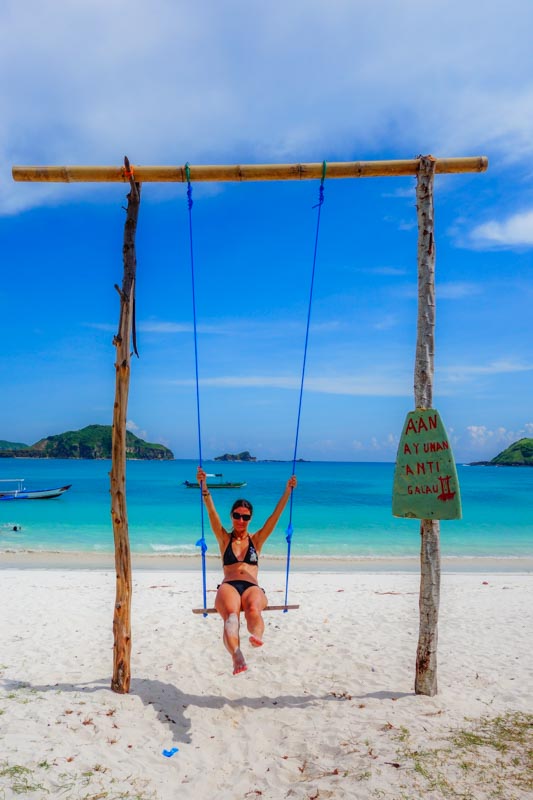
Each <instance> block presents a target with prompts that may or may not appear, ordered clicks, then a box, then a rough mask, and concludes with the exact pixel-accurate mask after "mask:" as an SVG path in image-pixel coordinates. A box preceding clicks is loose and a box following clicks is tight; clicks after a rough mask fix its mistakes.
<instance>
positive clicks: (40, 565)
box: [0, 550, 533, 574]
mask: <svg viewBox="0 0 533 800" xmlns="http://www.w3.org/2000/svg"><path fill="white" fill-rule="evenodd" d="M261 568H262V570H264V571H268V572H285V569H286V560H285V557H282V556H279V557H272V556H263V557H262V559H261ZM3 569H68V570H108V569H114V554H113V553H87V552H83V551H79V552H74V551H38V550H25V551H3V552H1V553H0V570H3ZM132 569H133V570H134V571H135V570H142V571H154V572H161V571H169V572H200V571H201V560H200V557H199V555H198V554H194V555H186V556H185V555H182V554H180V555H177V554H165V555H161V554H154V555H149V554H144V553H143V554H140V553H132ZM419 569H420V561H419V558H418V557H416V556H404V557H398V556H350V557H338V558H331V557H327V556H293V557H292V559H291V570H293V571H295V572H316V571H319V572H339V573H351V572H366V573H376V572H379V573H396V572H398V573H413V572H418V571H419ZM441 569H442V572H445V573H482V572H489V573H509V574H511V573H513V574H532V573H533V556H507V557H498V556H442V555H441ZM206 570H207V572H210V573H220V571H221V566H220V558H219V556H218V555H217V556H207V558H206Z"/></svg>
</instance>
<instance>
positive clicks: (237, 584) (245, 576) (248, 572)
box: [196, 467, 296, 675]
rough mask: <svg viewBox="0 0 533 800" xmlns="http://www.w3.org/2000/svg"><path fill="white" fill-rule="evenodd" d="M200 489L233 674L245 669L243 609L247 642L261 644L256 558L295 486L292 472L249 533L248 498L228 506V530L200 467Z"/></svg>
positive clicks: (263, 598)
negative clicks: (218, 559) (219, 571)
mask: <svg viewBox="0 0 533 800" xmlns="http://www.w3.org/2000/svg"><path fill="white" fill-rule="evenodd" d="M196 477H197V480H198V483H199V484H200V487H201V490H202V497H203V499H204V503H205V507H206V508H207V513H208V515H209V523H210V525H211V529H212V531H213V533H214V534H215V536H216V538H217V542H218V545H219V547H220V554H221V556H222V564H223V569H224V580H223V581H222V583H221V584H219V586H218V591H217V596H216V600H215V608H216V610H217V611H218V613H219V614H220V616H221V617H222V619H223V620H224V636H223V640H224V645H225V647H226V649H227V650H228V651H229V653H230V654H231V657H232V659H233V674H234V675H238V673H239V672H244V671H245V670H246V669H247V666H246V662H245V660H244V656H243V654H242V652H241V649H240V638H239V614H240V612H241V610H242V611H244V616H245V617H246V625H247V627H248V632H249V634H250V644H251V645H252V646H253V647H261V645H262V644H263V632H264V630H265V623H264V622H263V617H262V615H261V612H262V611H263V609H264V608H266V606H267V605H268V603H267V599H266V595H265V592H264V590H263V589H261V588H260V587H259V585H258V583H257V573H258V570H259V567H258V559H259V555H260V554H261V550H262V547H263V545H264V543H265V542H266V540H267V539H268V537H269V536H270V534H271V533H272V531H273V530H274V528H275V527H276V525H277V523H278V520H279V518H280V517H281V514H282V512H283V509H284V508H285V506H286V505H287V500H288V499H289V497H290V495H291V491H292V490H293V489H294V488H295V487H296V477H295V476H294V475H293V476H292V477H291V478H289V480H288V481H287V486H286V487H285V491H284V492H283V494H282V495H281V497H280V499H279V500H278V503H277V505H276V507H275V509H274V511H273V512H272V514H271V515H270V516H269V518H268V519H267V521H266V522H265V524H264V525H263V527H262V528H260V529H259V530H258V531H257V533H254V534H253V535H250V534H249V533H248V524H249V522H250V520H251V519H252V514H253V507H252V504H251V503H249V502H248V500H242V499H241V500H236V501H235V502H234V503H233V506H232V507H231V526H232V527H231V530H230V531H227V530H226V529H225V528H224V526H223V525H222V523H221V521H220V517H219V516H218V513H217V510H216V508H215V504H214V502H213V498H212V497H211V493H210V492H209V489H208V488H207V483H206V478H207V475H206V473H205V472H204V470H203V469H202V468H201V467H198V471H197V473H196Z"/></svg>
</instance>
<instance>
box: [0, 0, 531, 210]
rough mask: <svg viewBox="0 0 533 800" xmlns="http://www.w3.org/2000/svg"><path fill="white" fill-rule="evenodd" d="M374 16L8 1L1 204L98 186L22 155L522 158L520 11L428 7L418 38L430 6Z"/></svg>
mask: <svg viewBox="0 0 533 800" xmlns="http://www.w3.org/2000/svg"><path fill="white" fill-rule="evenodd" d="M380 11H381V13H380V14H379V15H377V14H376V3H375V0H359V2H358V3H353V1H351V0H336V2H334V3H328V4H326V3H324V2H323V0H293V1H292V2H291V3H288V4H287V3H286V2H282V0H272V2H270V3H267V4H258V3H249V2H245V0H228V1H227V2H226V3H220V2H218V0H198V2H195V3H191V2H188V0H152V2H151V3H146V2H144V0H129V1H127V0H114V2H111V3H110V2H106V1H105V0H77V2H76V3H73V2H71V0H49V2H47V3H42V2H41V0H25V2H20V0H4V3H3V4H2V10H1V11H0V70H1V72H2V75H4V76H8V79H7V80H4V81H3V82H2V87H1V89H0V106H1V108H2V126H1V129H0V178H1V181H0V187H1V194H0V211H1V212H2V213H4V214H5V213H15V212H16V211H17V210H21V209H23V208H30V207H33V206H36V205H41V204H43V203H51V202H58V201H62V202H72V201H73V199H74V198H75V197H76V196H79V195H80V194H82V193H83V194H84V195H89V194H91V195H97V196H98V197H101V196H102V192H104V191H106V187H102V186H98V187H95V186H94V185H93V186H70V187H64V186H55V185H45V186H28V185H14V184H13V183H12V181H11V178H10V166H11V165H12V164H14V163H17V164H32V163H33V164H35V163H37V164H53V163H56V164H76V163H78V164H83V163H85V164H91V163H93V164H94V163H110V164H116V163H120V162H121V161H122V157H123V155H124V153H126V154H128V156H129V157H130V158H131V159H132V162H133V163H144V164H149V163H184V162H185V161H187V160H188V161H191V162H194V161H195V162H196V163H210V162H212V161H214V160H216V161H219V163H220V162H223V161H225V160H226V161H228V160H230V161H241V162H243V161H246V160H249V161H258V160H263V159H264V160H267V161H272V160H288V161H296V160H321V159H322V158H324V156H326V157H328V158H329V159H330V160H334V159H342V160H346V158H350V157H351V158H354V159H357V158H361V157H363V158H366V159H368V158H371V157H372V154H377V157H380V154H381V152H382V151H383V150H387V151H388V152H390V153H395V154H397V155H398V156H400V157H412V156H414V155H417V154H418V151H419V147H420V143H421V142H422V143H424V147H425V148H426V152H435V153H437V154H442V155H478V154H482V153H483V152H484V151H485V150H488V149H490V150H491V152H492V153H496V154H497V155H498V156H499V157H501V158H502V159H504V158H505V159H509V160H511V159H514V160H515V161H517V162H518V161H519V160H521V159H526V158H528V157H530V156H531V153H532V150H533V89H532V88H531V55H530V30H531V27H532V19H533V7H531V6H530V4H527V3H524V2H523V0H508V2H507V4H506V14H505V25H502V24H501V7H500V5H498V4H497V3H495V2H494V1H491V0H488V2H487V1H486V2H481V0H475V1H474V2H471V3H467V4H465V3H463V2H459V0H434V2H433V3H432V4H431V23H432V28H433V29H434V30H438V32H439V33H438V36H427V35H425V34H426V26H427V16H426V12H427V3H425V2H423V0H412V1H411V2H410V3H408V4H406V3H405V2H402V0H385V2H384V3H382V4H381V6H380ZM459 20H460V23H461V24H458V21H459ZM357 30H359V31H361V30H364V31H365V36H364V37H360V38H359V40H358V44H357V48H355V49H354V46H353V37H354V31H357ZM474 30H475V36H472V31H474ZM135 31H137V32H139V31H142V35H139V36H136V35H135V34H134V32H135ZM73 32H75V33H76V35H73ZM78 34H79V35H78ZM405 41H411V42H416V43H417V46H416V47H406V46H405ZM450 53H453V58H450ZM421 64H423V73H424V79H423V80H421V79H420V65H421ZM259 98H260V101H259ZM362 109H364V113H362ZM214 131H216V136H215V135H214ZM108 188H109V187H107V190H108ZM115 188H117V189H118V188H119V189H122V187H115Z"/></svg>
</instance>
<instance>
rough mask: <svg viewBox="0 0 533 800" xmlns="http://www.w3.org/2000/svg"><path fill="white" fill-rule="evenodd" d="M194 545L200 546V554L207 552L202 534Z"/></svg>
mask: <svg viewBox="0 0 533 800" xmlns="http://www.w3.org/2000/svg"><path fill="white" fill-rule="evenodd" d="M196 547H200V548H201V550H202V555H204V554H205V553H207V543H206V541H205V538H204V537H203V536H202V538H201V539H198V541H197V542H196Z"/></svg>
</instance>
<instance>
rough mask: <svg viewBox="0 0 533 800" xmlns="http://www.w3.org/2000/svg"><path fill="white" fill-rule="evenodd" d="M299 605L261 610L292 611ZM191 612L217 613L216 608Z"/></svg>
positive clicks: (270, 607)
mask: <svg viewBox="0 0 533 800" xmlns="http://www.w3.org/2000/svg"><path fill="white" fill-rule="evenodd" d="M295 608H300V606H299V605H298V606H267V607H266V608H264V609H263V611H289V610H290V611H292V610H293V609H295ZM192 613H193V614H217V613H218V612H217V610H216V608H193V610H192Z"/></svg>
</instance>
